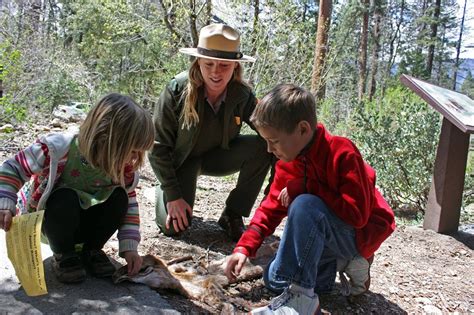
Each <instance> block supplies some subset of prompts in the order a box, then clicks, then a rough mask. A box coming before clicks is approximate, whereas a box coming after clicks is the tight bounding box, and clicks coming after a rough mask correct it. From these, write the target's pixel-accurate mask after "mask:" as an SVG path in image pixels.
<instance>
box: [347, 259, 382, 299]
mask: <svg viewBox="0 0 474 315" xmlns="http://www.w3.org/2000/svg"><path fill="white" fill-rule="evenodd" d="M373 261H374V256H372V257H370V258H369V259H368V260H367V259H365V258H364V257H362V256H357V257H356V258H354V259H352V260H350V261H348V262H347V264H346V265H345V266H344V267H343V268H341V269H342V270H341V269H340V266H341V265H340V263H339V262H338V271H339V278H340V280H341V285H342V294H343V295H345V296H349V295H352V296H356V295H361V294H363V293H365V292H367V291H368V290H369V287H370V265H372V262H373ZM346 275H347V277H349V280H347V278H346Z"/></svg>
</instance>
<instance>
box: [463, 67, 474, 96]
mask: <svg viewBox="0 0 474 315" xmlns="http://www.w3.org/2000/svg"><path fill="white" fill-rule="evenodd" d="M461 92H462V93H464V94H466V95H467V96H469V97H470V98H472V99H474V78H473V77H472V72H471V71H469V72H468V73H467V77H466V78H465V79H464V81H463V83H462V86H461Z"/></svg>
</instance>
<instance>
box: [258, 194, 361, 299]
mask: <svg viewBox="0 0 474 315" xmlns="http://www.w3.org/2000/svg"><path fill="white" fill-rule="evenodd" d="M358 254H359V253H358V251H357V248H356V244H355V232H354V228H353V227H352V226H350V225H348V224H346V223H344V222H343V221H342V220H341V219H339V218H338V217H337V216H336V215H335V214H334V213H333V212H332V211H331V209H329V208H328V207H327V206H326V204H325V203H324V202H323V201H322V200H321V199H320V198H319V197H317V196H314V195H310V194H303V195H300V196H298V197H296V198H295V200H294V201H293V202H292V203H291V204H290V207H289V209H288V219H287V222H286V225H285V230H284V232H283V236H282V238H281V241H280V245H279V247H278V251H277V253H276V255H275V257H274V258H273V260H272V261H271V262H270V263H269V264H268V266H267V268H266V270H265V272H264V275H263V279H264V281H265V285H266V286H267V288H269V289H270V290H272V291H275V292H277V293H280V292H282V291H283V290H284V289H285V288H287V287H288V286H289V285H290V284H291V283H295V284H297V285H299V286H302V287H304V288H314V291H315V292H316V293H327V292H329V291H331V290H332V288H333V286H334V281H335V278H336V267H337V258H339V259H344V260H351V259H352V258H354V257H355V256H356V255H358Z"/></svg>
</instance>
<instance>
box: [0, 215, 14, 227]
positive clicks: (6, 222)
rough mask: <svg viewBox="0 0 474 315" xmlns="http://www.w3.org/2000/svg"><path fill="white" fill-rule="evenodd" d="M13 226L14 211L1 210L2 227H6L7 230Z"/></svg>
mask: <svg viewBox="0 0 474 315" xmlns="http://www.w3.org/2000/svg"><path fill="white" fill-rule="evenodd" d="M11 226H12V213H11V212H10V210H0V229H4V230H5V232H8V230H10V227H11Z"/></svg>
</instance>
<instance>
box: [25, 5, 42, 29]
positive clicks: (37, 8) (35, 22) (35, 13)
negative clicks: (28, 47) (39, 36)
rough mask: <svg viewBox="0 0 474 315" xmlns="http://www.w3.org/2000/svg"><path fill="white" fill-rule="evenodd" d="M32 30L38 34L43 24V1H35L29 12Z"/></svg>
mask: <svg viewBox="0 0 474 315" xmlns="http://www.w3.org/2000/svg"><path fill="white" fill-rule="evenodd" d="M28 11H29V12H28V13H29V14H28V15H29V17H30V19H31V26H32V28H33V29H34V30H35V31H36V32H38V31H39V28H40V24H41V0H33V1H32V2H31V5H30V8H29V10H28Z"/></svg>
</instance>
